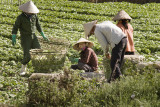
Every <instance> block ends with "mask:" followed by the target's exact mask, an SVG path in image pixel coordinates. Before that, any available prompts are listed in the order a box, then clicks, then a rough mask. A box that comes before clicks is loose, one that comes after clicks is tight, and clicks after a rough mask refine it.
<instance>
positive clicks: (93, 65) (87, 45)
mask: <svg viewBox="0 0 160 107" xmlns="http://www.w3.org/2000/svg"><path fill="white" fill-rule="evenodd" d="M92 47H93V43H92V42H91V41H89V40H86V39H85V38H80V39H79V40H78V41H77V42H76V43H75V44H74V45H73V49H75V50H77V51H81V52H80V59H79V60H78V64H76V65H71V68H72V69H74V70H76V69H79V70H84V71H85V72H94V71H96V70H97V68H98V58H97V55H96V53H95V52H94V51H93V50H92Z"/></svg>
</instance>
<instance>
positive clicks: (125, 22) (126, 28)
mask: <svg viewBox="0 0 160 107" xmlns="http://www.w3.org/2000/svg"><path fill="white" fill-rule="evenodd" d="M131 19H132V18H131V17H130V16H129V15H128V14H127V13H126V12H125V11H124V10H121V11H119V12H118V13H117V15H115V17H114V18H113V20H114V21H117V26H118V27H119V28H121V30H122V31H123V32H124V33H125V34H126V35H127V47H126V51H125V55H134V54H135V48H134V42H133V41H134V40H133V27H132V25H131V24H130V23H129V22H130V21H131Z"/></svg>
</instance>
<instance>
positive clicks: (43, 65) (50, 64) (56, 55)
mask: <svg viewBox="0 0 160 107" xmlns="http://www.w3.org/2000/svg"><path fill="white" fill-rule="evenodd" d="M38 40H39V42H40V45H41V49H31V50H30V54H31V60H32V65H33V67H34V69H35V72H39V73H50V72H53V71H57V70H60V69H62V68H63V66H64V62H65V58H66V53H67V48H68V46H69V42H68V41H67V40H65V39H59V38H49V41H44V40H43V38H41V37H39V38H38Z"/></svg>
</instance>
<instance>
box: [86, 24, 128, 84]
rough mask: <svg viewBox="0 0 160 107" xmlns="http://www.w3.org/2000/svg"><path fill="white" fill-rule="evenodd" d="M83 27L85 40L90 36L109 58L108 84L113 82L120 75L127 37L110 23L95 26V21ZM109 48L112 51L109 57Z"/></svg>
mask: <svg viewBox="0 0 160 107" xmlns="http://www.w3.org/2000/svg"><path fill="white" fill-rule="evenodd" d="M83 26H84V32H85V36H86V38H88V37H89V36H91V35H92V34H94V35H95V37H96V38H97V39H98V42H99V43H100V45H101V47H102V49H103V51H104V53H105V55H106V57H107V58H109V59H110V58H111V63H110V65H111V70H112V73H111V76H110V78H109V79H108V82H110V81H111V80H115V79H117V78H119V77H120V75H122V73H121V70H120V68H121V65H122V61H123V58H124V53H125V49H126V45H127V37H126V35H125V34H124V33H123V32H122V30H121V29H120V28H119V27H117V26H116V25H115V24H113V23H112V22H110V21H104V22H102V23H100V24H97V21H92V22H89V23H86V24H84V25H83ZM109 47H111V49H112V54H111V56H110V53H109Z"/></svg>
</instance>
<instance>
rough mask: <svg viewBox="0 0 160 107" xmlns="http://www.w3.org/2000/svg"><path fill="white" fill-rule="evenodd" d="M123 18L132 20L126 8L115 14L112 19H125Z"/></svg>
mask: <svg viewBox="0 0 160 107" xmlns="http://www.w3.org/2000/svg"><path fill="white" fill-rule="evenodd" d="M123 19H126V20H131V19H132V18H131V17H130V16H129V15H128V14H127V13H126V12H125V11H124V10H121V11H119V12H118V13H117V14H116V15H115V16H114V18H113V19H112V20H114V21H116V20H123Z"/></svg>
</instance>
